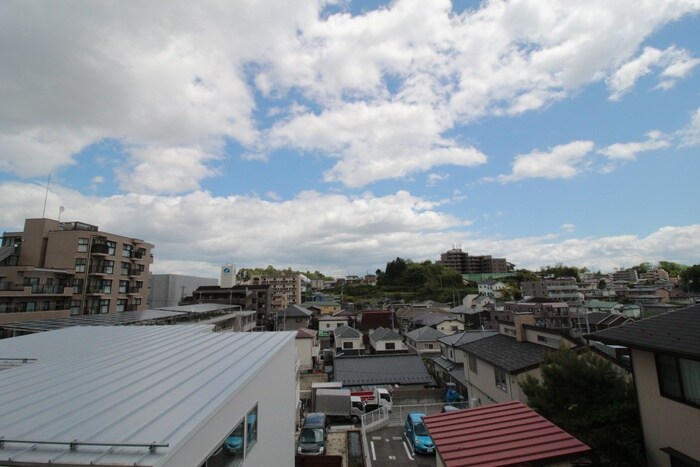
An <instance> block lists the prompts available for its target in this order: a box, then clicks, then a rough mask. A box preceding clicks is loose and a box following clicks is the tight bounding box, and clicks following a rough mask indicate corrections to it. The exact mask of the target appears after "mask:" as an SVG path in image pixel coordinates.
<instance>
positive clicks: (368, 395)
mask: <svg viewBox="0 0 700 467" xmlns="http://www.w3.org/2000/svg"><path fill="white" fill-rule="evenodd" d="M350 393H351V394H352V395H353V396H357V397H359V398H360V400H361V401H362V402H363V403H364V404H365V410H366V411H367V412H370V411H372V410H376V409H378V408H379V407H382V406H383V407H386V409H387V410H388V411H389V412H391V409H392V407H393V403H392V400H391V393H390V392H389V391H388V390H387V389H386V388H381V387H375V388H361V389H352V391H351V392H350Z"/></svg>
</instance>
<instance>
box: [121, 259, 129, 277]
mask: <svg viewBox="0 0 700 467" xmlns="http://www.w3.org/2000/svg"><path fill="white" fill-rule="evenodd" d="M128 275H129V263H124V262H122V276H128Z"/></svg>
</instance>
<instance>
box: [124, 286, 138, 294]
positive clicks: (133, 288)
mask: <svg viewBox="0 0 700 467" xmlns="http://www.w3.org/2000/svg"><path fill="white" fill-rule="evenodd" d="M140 293H141V287H136V286H130V287H128V288H127V289H126V294H127V295H139V294H140Z"/></svg>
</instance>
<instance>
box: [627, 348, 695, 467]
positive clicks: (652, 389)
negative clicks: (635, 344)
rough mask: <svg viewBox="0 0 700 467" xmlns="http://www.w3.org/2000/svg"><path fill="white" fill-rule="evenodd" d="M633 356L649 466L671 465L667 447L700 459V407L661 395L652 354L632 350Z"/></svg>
mask: <svg viewBox="0 0 700 467" xmlns="http://www.w3.org/2000/svg"><path fill="white" fill-rule="evenodd" d="M631 356H632V367H633V371H634V378H635V387H636V390H637V399H638V401H639V413H640V417H641V420H642V429H643V430H644V442H645V445H646V455H647V463H648V465H653V466H661V467H663V466H668V467H670V465H671V462H670V458H669V456H668V455H667V454H665V453H663V452H661V451H660V450H659V449H661V448H665V447H671V448H673V449H675V450H677V451H680V452H682V453H683V454H686V455H688V456H691V457H693V458H695V459H700V443H698V433H700V409H698V408H696V407H692V406H690V405H686V404H682V403H680V402H676V401H674V400H671V399H667V398H665V397H662V396H661V392H660V390H659V382H658V379H657V373H656V361H655V359H654V354H653V353H651V352H644V351H642V350H637V349H631Z"/></svg>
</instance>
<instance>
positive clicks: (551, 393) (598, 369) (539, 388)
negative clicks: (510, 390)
mask: <svg viewBox="0 0 700 467" xmlns="http://www.w3.org/2000/svg"><path fill="white" fill-rule="evenodd" d="M521 387H522V389H523V392H524V393H525V395H526V396H527V398H528V404H529V405H530V407H532V408H534V409H535V410H537V412H539V413H540V414H541V415H542V416H544V417H545V418H547V419H549V420H550V421H551V422H552V423H554V424H556V425H558V426H559V427H561V428H562V429H564V430H566V431H567V432H569V433H570V434H572V435H574V436H575V437H577V438H578V439H580V440H581V441H583V442H584V443H586V444H588V445H589V446H590V447H591V448H592V449H593V453H592V455H591V456H592V459H591V460H592V461H593V464H594V465H605V466H638V465H644V457H643V454H642V453H643V452H644V449H643V444H642V443H643V440H642V431H641V425H640V422H639V415H638V412H637V402H636V398H635V395H634V388H633V385H632V383H631V382H629V381H627V380H626V379H625V378H624V377H623V376H621V375H620V374H619V373H618V372H617V371H615V369H614V368H613V367H612V365H611V364H610V362H608V361H607V360H605V359H603V358H602V357H600V356H598V355H596V354H594V353H593V352H592V351H588V350H587V351H585V352H583V353H580V354H579V353H576V352H574V351H573V350H569V349H562V350H559V351H558V352H549V353H547V355H546V356H545V360H544V363H543V365H542V380H541V381H540V380H538V379H536V378H534V377H532V376H529V377H528V378H527V379H526V380H525V381H524V382H523V383H522V384H521Z"/></svg>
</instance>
